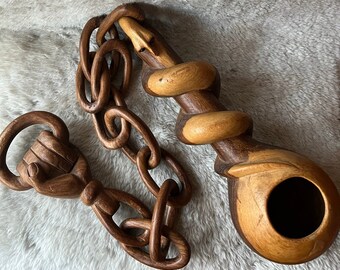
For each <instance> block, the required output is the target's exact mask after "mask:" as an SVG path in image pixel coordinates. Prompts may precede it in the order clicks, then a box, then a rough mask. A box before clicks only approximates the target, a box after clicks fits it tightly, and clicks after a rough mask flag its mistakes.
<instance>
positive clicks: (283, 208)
mask: <svg viewBox="0 0 340 270" xmlns="http://www.w3.org/2000/svg"><path fill="white" fill-rule="evenodd" d="M267 211H268V216H269V220H270V222H271V224H272V225H273V227H274V229H275V230H276V231H277V232H278V233H279V234H281V235H282V236H284V237H287V238H295V239H298V238H303V237H306V236H307V235H309V234H311V233H313V232H314V231H315V230H316V229H318V228H319V226H320V224H321V222H322V219H323V217H324V214H325V202H324V200H323V198H322V195H321V192H320V190H319V189H318V188H317V187H316V186H315V185H314V184H313V183H311V182H310V181H308V180H306V179H304V178H300V177H294V178H289V179H287V180H285V181H283V182H281V183H280V184H279V185H277V186H276V187H275V188H274V189H273V190H272V192H271V193H270V195H269V199H268V202H267Z"/></svg>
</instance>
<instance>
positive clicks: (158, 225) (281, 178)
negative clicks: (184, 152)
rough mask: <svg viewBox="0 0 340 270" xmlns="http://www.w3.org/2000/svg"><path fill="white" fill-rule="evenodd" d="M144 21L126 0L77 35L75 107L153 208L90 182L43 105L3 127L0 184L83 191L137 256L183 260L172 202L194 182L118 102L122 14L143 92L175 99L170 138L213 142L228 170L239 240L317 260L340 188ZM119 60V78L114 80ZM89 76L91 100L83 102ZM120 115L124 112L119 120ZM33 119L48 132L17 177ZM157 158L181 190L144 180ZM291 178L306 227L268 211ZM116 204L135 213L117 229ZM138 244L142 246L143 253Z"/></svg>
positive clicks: (277, 255) (52, 192) (182, 199)
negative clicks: (308, 210)
mask: <svg viewBox="0 0 340 270" xmlns="http://www.w3.org/2000/svg"><path fill="white" fill-rule="evenodd" d="M143 21H144V13H143V11H142V10H141V9H140V8H139V7H138V6H137V5H135V4H127V5H122V6H120V7H118V8H116V9H115V10H114V11H113V12H112V13H110V14H109V15H107V16H100V17H95V18H92V19H91V20H89V21H88V22H87V24H86V25H85V27H84V29H83V32H82V35H81V39H80V63H79V67H78V70H77V75H76V85H77V86H76V92H77V98H78V101H79V103H80V105H81V107H82V108H83V109H84V110H85V111H87V112H89V113H91V114H92V118H93V122H94V125H95V129H96V132H97V134H98V137H99V139H100V140H101V142H102V143H103V145H104V146H105V147H107V148H109V149H118V148H121V149H122V151H123V152H124V153H125V154H126V155H127V157H128V158H129V159H130V160H131V161H132V162H133V163H135V164H136V166H137V168H138V171H139V173H140V176H141V179H142V180H143V181H144V183H145V185H146V186H147V188H148V189H149V190H150V191H151V193H152V194H153V195H154V196H155V197H156V203H155V205H154V208H153V212H152V213H151V212H150V211H149V209H148V208H147V207H146V206H145V205H144V204H143V203H142V202H141V201H139V200H138V199H137V198H135V197H133V196H132V195H130V194H128V193H126V192H123V191H119V190H116V189H110V188H105V187H103V186H102V184H101V183H100V182H99V181H97V180H93V179H92V177H91V173H90V169H89V166H88V164H87V162H86V160H85V158H84V157H83V155H82V154H81V153H80V152H79V150H77V148H75V146H73V145H71V144H70V143H69V141H68V130H67V128H66V126H65V124H64V123H63V122H62V120H61V119H59V118H58V117H56V116H54V115H52V114H50V113H47V112H32V113H28V114H26V115H23V116H21V117H19V118H17V119H16V120H14V121H13V122H12V123H11V124H10V125H9V126H8V127H7V128H6V129H5V130H4V132H3V133H2V134H1V136H0V143H1V149H0V181H1V182H2V183H4V184H5V185H7V186H8V187H9V188H12V189H14V190H26V189H29V188H32V187H33V188H34V189H35V190H36V191H37V192H39V193H41V194H44V195H48V196H53V197H62V198H66V197H78V196H80V198H81V200H82V201H83V202H84V203H85V204H86V205H90V206H92V208H93V210H94V211H95V213H96V215H97V216H98V218H99V219H100V221H101V222H102V223H103V224H104V226H105V227H106V229H107V230H108V231H109V233H110V234H111V235H113V236H114V237H115V238H116V239H117V240H118V241H119V242H120V243H121V245H122V247H123V248H124V249H125V250H126V251H127V252H128V253H129V254H130V255H131V256H133V257H134V258H136V259H137V260H139V261H141V262H142V263H145V264H147V265H149V266H152V267H156V268H161V269H177V268H181V267H183V266H185V265H186V264H187V263H188V261H189V258H190V247H189V245H188V243H187V242H186V240H185V239H184V237H183V236H181V235H180V234H179V233H177V232H176V231H175V230H174V223H175V219H176V218H177V213H178V209H179V208H180V207H182V206H184V205H186V204H187V203H188V202H189V200H190V197H191V185H190V182H189V180H188V178H187V176H186V174H185V172H184V170H183V168H182V167H181V165H180V164H179V163H178V162H177V161H176V159H175V158H174V157H172V156H171V155H170V154H169V153H168V152H166V151H165V150H164V149H162V148H161V147H160V146H159V145H158V143H157V140H156V139H155V137H154V136H153V134H152V132H151V131H150V129H149V128H148V127H147V125H146V124H145V123H144V122H143V121H142V120H141V119H140V118H139V117H138V116H137V115H135V114H134V113H133V112H132V111H130V110H129V109H128V107H127V104H126V103H125V100H124V94H125V93H126V91H127V89H128V87H129V82H130V77H131V67H132V61H131V55H130V52H129V50H128V47H127V45H126V43H125V42H124V41H122V40H120V39H119V35H118V31H117V28H116V26H115V23H117V22H118V23H119V25H120V27H121V28H122V30H123V31H124V33H125V34H126V35H127V36H128V37H129V38H130V40H131V42H132V44H133V46H134V48H135V50H136V53H137V55H138V56H139V57H140V58H141V59H142V60H143V73H142V76H143V86H144V88H145V90H146V91H147V92H148V93H150V94H152V95H155V96H160V97H174V98H175V100H176V101H177V102H178V103H179V105H180V106H181V111H180V114H179V118H178V121H177V127H176V132H177V136H178V138H179V139H180V140H181V141H182V142H184V143H187V144H208V143H210V144H211V145H212V146H213V148H214V149H215V150H216V152H217V154H218V156H217V160H216V163H215V170H216V172H218V173H219V174H221V175H223V176H227V177H228V178H230V181H229V200H230V206H231V211H232V217H233V221H234V223H235V225H236V228H237V230H238V231H239V233H240V234H241V236H242V238H243V239H244V240H245V242H246V243H247V244H248V245H249V246H250V247H251V248H252V249H253V250H255V251H256V252H257V253H259V254H260V255H262V256H264V257H266V258H268V259H270V260H273V261H277V262H281V263H300V262H305V261H308V260H311V259H313V258H315V257H317V256H319V255H320V254H321V253H322V252H323V251H325V250H326V249H327V248H328V247H329V246H330V245H331V243H332V242H333V240H334V238H335V237H336V235H337V232H338V230H339V226H340V219H339V216H340V210H339V208H338V207H337V205H339V203H340V199H339V194H338V193H337V191H336V188H335V186H334V184H333V183H332V182H331V180H330V179H329V177H328V176H327V175H326V173H325V172H323V171H322V170H321V169H320V168H319V167H318V166H317V165H316V164H315V163H313V162H312V161H310V160H308V159H307V158H305V157H303V156H301V155H298V154H296V153H293V152H291V151H288V150H283V149H280V148H278V147H274V146H268V145H266V144H263V143H260V142H257V141H256V140H254V139H253V138H251V134H252V120H251V118H250V117H249V116H248V115H247V114H245V113H243V112H233V111H226V109H225V107H224V106H223V105H222V104H221V103H220V102H219V101H218V95H219V87H220V81H219V74H218V71H217V70H216V69H215V68H214V67H213V66H212V65H210V64H208V63H205V62H201V61H196V62H189V63H182V61H181V59H180V58H179V57H178V56H177V54H176V53H175V52H174V51H173V50H172V49H171V48H170V47H169V46H168V45H167V44H166V43H165V41H164V39H163V38H162V37H161V36H160V35H159V34H158V33H157V32H156V31H155V30H154V29H152V28H151V27H150V26H146V24H145V23H144V22H143ZM97 28H98V31H97V34H96V41H97V44H98V46H99V49H98V50H97V52H89V42H90V38H91V35H92V32H93V31H94V30H95V29H97ZM107 34H109V35H110V39H108V40H106V38H107V37H106V35H107ZM108 55H110V57H109V61H107V56H108ZM121 60H123V64H122V63H121V65H122V66H123V67H124V69H123V80H122V83H121V85H120V86H119V87H117V86H115V83H117V82H116V77H117V72H118V69H119V67H120V62H121ZM87 82H88V83H89V84H90V89H91V100H90V101H89V100H87V98H86V84H87ZM116 119H119V120H120V127H119V128H118V127H117V125H116V124H115V120H116ZM33 124H47V125H48V126H49V127H50V128H51V129H52V133H51V132H48V131H43V132H41V134H40V135H39V137H38V138H37V140H36V142H35V143H34V144H33V145H32V146H31V148H30V150H29V151H28V152H27V153H26V154H25V156H24V158H23V160H22V161H21V162H20V163H19V164H18V166H17V170H18V172H19V176H15V175H14V174H13V173H11V172H10V170H9V169H8V167H7V165H6V155H7V151H8V148H9V145H10V143H11V141H12V140H13V139H14V137H15V136H16V135H17V134H18V133H19V132H20V131H21V130H22V129H24V128H26V127H27V126H30V125H33ZM131 126H132V127H134V128H135V129H136V130H137V131H138V132H139V133H140V134H141V135H142V137H143V139H144V141H145V143H146V146H144V147H142V148H140V149H138V150H135V149H134V147H133V146H131V144H130V142H129V139H130V132H131ZM162 159H163V160H164V161H165V162H166V163H167V164H168V165H169V166H170V167H171V168H172V169H173V171H174V172H175V173H176V175H177V177H178V179H179V181H180V182H181V187H179V186H178V185H177V183H176V182H175V181H174V180H172V179H168V180H166V181H164V183H163V184H162V185H161V187H158V185H157V184H156V182H155V181H154V180H153V179H152V177H151V176H150V174H149V172H148V171H149V170H151V169H154V168H156V167H157V166H158V165H159V164H160V162H161V160H162ZM268 180H270V181H268ZM291 182H294V185H293V187H294V188H297V189H300V190H301V191H302V193H301V194H303V195H301V197H304V199H306V200H307V203H309V202H310V203H311V206H310V207H312V210H313V211H314V212H313V214H312V215H311V216H308V218H311V221H309V220H307V223H306V222H304V221H299V222H295V220H293V221H292V222H291V224H290V223H289V224H288V225H287V224H282V220H280V222H281V223H280V222H278V216H280V215H281V213H280V212H279V213H278V214H275V213H274V214H273V209H274V210H275V209H277V198H276V197H275V196H277V195H276V194H277V193H278V192H277V189H278V188H281V186H282V184H283V185H287V183H291ZM296 183H298V184H296ZM306 183H307V184H306ZM299 185H302V187H303V188H302V189H301V188H300V186H299ZM285 189H287V188H286V187H285ZM304 193H308V194H309V195H308V194H307V195H308V196H310V197H308V196H307V195H304ZM274 195H275V196H274ZM273 197H274V198H273ZM279 198H281V199H282V196H281V197H280V196H279ZM308 200H309V201H308ZM120 203H124V204H127V205H129V206H130V207H131V208H133V209H135V210H136V211H137V212H138V213H139V214H140V215H141V216H142V217H141V218H129V219H126V220H125V221H124V222H122V224H121V225H120V226H118V225H117V224H116V223H115V222H114V221H113V219H112V216H113V215H114V214H115V213H116V211H117V210H118V208H119V205H120ZM334 206H335V207H334ZM314 208H315V209H314ZM308 222H309V223H308ZM291 227H292V228H291ZM296 227H297V228H298V229H297V230H296V229H295V228H296ZM133 228H138V229H142V230H143V231H144V232H143V233H142V234H141V235H138V236H134V235H133V234H130V233H129V232H130V229H133ZM287 228H288V229H287ZM170 242H172V243H173V244H174V245H175V246H176V248H177V251H178V255H177V257H175V258H172V259H169V258H167V255H166V254H167V250H168V248H169V245H170ZM146 246H149V253H147V252H146V251H145V250H144V249H143V248H144V247H146Z"/></svg>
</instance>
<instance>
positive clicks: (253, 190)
mask: <svg viewBox="0 0 340 270" xmlns="http://www.w3.org/2000/svg"><path fill="white" fill-rule="evenodd" d="M119 24H120V26H121V27H122V29H123V30H124V32H125V33H126V34H127V35H128V36H129V37H130V39H131V41H132V43H133V45H134V47H135V50H136V53H137V55H138V56H139V57H140V58H141V59H142V60H143V75H142V76H143V86H144V89H145V90H146V91H147V92H148V93H149V94H151V95H154V96H159V97H173V98H174V99H175V100H176V101H177V103H178V104H179V105H180V107H181V111H180V113H179V117H178V119H177V125H176V133H177V136H178V138H179V139H180V140H181V141H182V142H184V143H186V144H212V147H213V148H214V150H215V151H216V152H217V154H218V156H217V159H216V162H215V170H216V172H218V173H219V174H221V175H223V176H226V177H228V178H229V181H228V184H229V202H230V208H231V213H232V218H233V221H234V224H235V226H236V228H237V230H238V231H239V233H240V235H241V237H242V238H243V240H244V241H245V242H246V243H247V244H248V245H249V247H250V248H252V249H253V250H254V251H256V252H257V253H259V254H260V255H262V256H264V257H266V258H268V259H270V260H273V261H276V262H280V263H288V264H292V263H301V262H306V261H309V260H311V259H314V258H316V257H317V256H319V255H320V254H322V253H323V252H324V251H325V250H326V249H327V248H328V247H329V246H330V245H331V243H332V242H333V241H334V239H335V237H336V235H337V233H338V230H339V227H340V219H339V216H340V210H339V208H338V207H334V206H337V205H339V204H340V198H339V194H338V192H337V189H336V187H335V185H334V184H333V183H332V181H331V179H330V178H329V177H328V175H327V174H326V173H325V172H324V171H323V170H322V169H321V168H319V167H318V166H317V165H316V164H315V163H314V162H312V161H310V160H309V159H307V158H306V157H304V156H302V155H299V154H296V153H294V152H291V151H288V150H283V149H280V148H278V147H275V146H270V145H266V144H264V143H261V142H258V141H256V140H254V139H253V138H252V137H251V136H252V126H253V124H252V120H251V118H250V117H249V115H247V114H246V113H243V112H237V111H227V110H226V108H225V107H224V106H223V105H222V104H221V103H220V102H219V101H218V95H219V88H220V80H219V74H218V72H217V70H216V69H215V68H214V67H213V66H212V65H210V64H208V63H205V62H201V61H196V62H188V63H182V60H181V59H180V58H179V56H177V54H176V53H175V52H174V51H173V50H172V49H171V48H170V47H169V46H168V45H167V44H166V43H165V41H164V39H163V38H162V37H161V36H160V35H159V34H158V33H157V32H156V31H155V30H154V29H152V28H150V27H149V26H148V27H147V28H146V27H144V26H142V25H140V24H139V23H137V22H136V21H134V20H133V19H131V18H128V17H125V18H122V19H120V20H119Z"/></svg>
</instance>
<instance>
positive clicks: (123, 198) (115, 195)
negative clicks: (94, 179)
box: [92, 188, 152, 247]
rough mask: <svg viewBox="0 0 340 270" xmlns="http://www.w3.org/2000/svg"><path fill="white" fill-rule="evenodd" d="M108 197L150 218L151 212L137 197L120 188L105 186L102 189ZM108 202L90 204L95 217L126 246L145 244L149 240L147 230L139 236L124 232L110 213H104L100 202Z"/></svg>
mask: <svg viewBox="0 0 340 270" xmlns="http://www.w3.org/2000/svg"><path fill="white" fill-rule="evenodd" d="M104 192H105V193H106V194H107V195H108V196H109V197H111V198H112V199H114V200H116V201H118V202H121V203H124V204H126V205H128V206H130V207H131V208H132V209H134V210H136V211H137V212H138V213H139V214H140V215H141V216H142V217H143V218H146V219H150V218H151V216H152V214H151V212H150V210H149V209H148V208H147V207H146V206H145V205H144V204H143V203H142V202H141V201H140V200H138V199H137V198H135V197H134V196H132V195H131V194H129V193H126V192H124V191H121V190H117V189H111V188H107V189H105V191H104ZM107 203H109V202H108V201H100V200H98V201H96V202H95V203H94V204H93V205H92V209H93V211H94V212H95V213H96V215H97V217H98V218H99V220H100V221H101V223H102V224H103V225H104V227H105V228H106V229H107V231H108V232H109V233H110V234H111V235H112V236H113V237H114V238H116V239H117V240H118V241H119V242H121V243H123V244H125V245H128V246H136V247H143V246H146V245H147V244H148V242H149V240H148V239H149V233H150V232H149V231H147V230H145V232H144V233H142V234H141V235H139V236H133V235H130V234H128V233H126V232H125V230H124V229H123V228H120V227H119V226H118V225H117V224H116V223H115V222H114V221H113V219H112V215H110V214H108V213H106V212H105V211H104V210H103V209H102V207H101V204H103V205H104V206H105V204H107Z"/></svg>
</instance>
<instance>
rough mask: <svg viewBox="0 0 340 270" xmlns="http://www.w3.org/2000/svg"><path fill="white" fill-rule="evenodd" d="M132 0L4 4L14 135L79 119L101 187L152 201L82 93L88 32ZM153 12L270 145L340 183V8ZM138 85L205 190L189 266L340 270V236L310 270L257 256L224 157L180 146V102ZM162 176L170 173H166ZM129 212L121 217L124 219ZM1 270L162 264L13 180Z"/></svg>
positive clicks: (6, 101)
mask: <svg viewBox="0 0 340 270" xmlns="http://www.w3.org/2000/svg"><path fill="white" fill-rule="evenodd" d="M119 4H121V2H120V1H112V0H110V1H108V0H105V1H100V2H99V1H84V0H82V1H70V0H58V1H48V0H40V1H38V0H37V1H19V0H11V1H9V0H1V1H0V27H1V35H0V48H1V52H0V88H1V94H0V104H1V105H0V129H1V130H3V129H4V127H5V126H6V125H7V124H8V123H9V122H10V121H12V120H13V119H14V118H16V117H18V116H19V115H21V114H23V113H25V112H28V111H32V110H46V111H50V112H52V113H55V114H57V115H58V116H60V117H61V118H62V119H64V120H65V122H66V124H67V125H68V127H69V129H70V134H71V141H72V142H73V143H74V144H76V145H77V146H78V147H79V148H80V149H81V151H82V152H83V153H84V154H85V156H86V157H87V158H88V160H89V162H90V164H91V167H92V171H93V175H94V177H95V178H96V179H99V180H101V181H102V182H103V183H104V184H105V185H107V186H110V187H115V188H119V189H123V190H125V191H127V192H130V193H132V194H134V195H136V196H137V197H139V198H141V199H142V200H143V201H144V202H146V203H147V204H151V203H153V202H154V201H153V198H152V196H151V195H150V194H149V193H148V192H147V191H146V188H145V187H144V186H143V184H142V182H141V180H140V179H139V178H138V173H137V170H136V168H135V167H134V166H133V165H132V163H130V162H129V161H128V160H127V158H126V157H125V156H124V155H122V154H120V153H119V152H118V151H109V150H106V149H104V147H102V145H101V144H100V143H99V141H98V139H97V136H96V134H95V132H94V129H93V126H92V123H91V119H90V116H89V115H88V114H86V113H84V112H83V111H82V110H81V109H80V107H79V106H78V104H77V101H76V97H75V71H76V67H77V63H78V60H79V56H78V40H79V36H80V33H81V29H82V27H83V25H84V24H85V23H86V21H87V20H88V19H89V18H91V17H93V16H97V15H99V14H102V13H108V12H110V11H111V10H112V9H114V8H115V7H116V6H117V5H119ZM151 4H152V5H154V6H151ZM145 9H146V10H147V12H148V14H149V17H150V16H151V17H152V21H151V23H152V24H153V25H156V28H157V29H158V30H159V32H160V33H162V34H163V36H164V37H165V38H166V39H167V40H168V41H169V43H170V44H171V45H172V46H173V48H174V49H175V50H176V51H177V52H178V54H179V55H180V56H182V57H183V59H184V60H194V59H202V60H206V61H209V62H210V63H212V64H214V65H215V66H216V67H217V68H218V69H219V71H220V74H221V80H222V89H221V101H222V102H223V103H224V104H226V105H227V106H229V108H230V109H233V110H235V109H240V110H243V111H246V112H248V113H249V114H250V115H251V116H252V117H253V119H254V128H255V130H254V136H255V137H256V138H257V139H259V140H262V141H264V142H267V143H271V144H276V145H279V146H282V147H285V148H289V149H292V150H295V151H298V152H300V153H303V154H305V155H307V156H309V157H310V158H311V159H313V160H315V161H317V162H318V163H319V164H320V165H321V167H322V168H323V169H324V170H326V172H328V173H329V175H330V176H331V177H332V178H333V180H334V181H335V183H336V185H337V187H338V188H340V170H339V168H340V165H339V164H340V115H339V96H340V93H339V84H338V82H339V81H338V79H339V78H338V76H339V68H340V66H339V63H340V62H339V44H340V38H339V37H340V32H339V29H340V22H339V15H340V14H339V10H340V9H339V2H338V1H336V0H334V1H331V0H323V1H322V0H310V1H270V0H268V1H259V0H256V1H249V0H245V1H240V0H239V1H223V0H218V1H205V0H194V1H185V0H181V1H163V0H159V1H156V0H155V1H148V4H145ZM137 65H138V68H137V69H139V68H140V63H139V62H138V63H137ZM133 81H134V83H133V86H132V87H133V91H131V95H130V97H129V99H128V104H130V106H131V108H132V110H133V111H134V112H135V113H136V114H138V115H139V116H140V117H142V118H143V119H145V120H146V122H147V123H148V124H149V125H150V127H151V129H152V131H153V132H154V133H155V136H156V137H157V139H158V140H159V142H160V144H161V145H162V146H163V147H164V148H166V149H168V150H169V151H171V152H172V153H174V154H175V155H176V156H177V157H178V159H179V160H180V161H181V162H182V164H184V166H185V168H186V169H187V171H188V173H189V174H190V176H191V178H192V181H193V186H194V195H193V199H192V201H191V202H190V204H189V205H188V206H187V207H185V208H184V210H183V211H182V215H181V219H180V222H179V224H178V230H179V231H180V232H181V233H183V234H184V235H185V236H186V237H187V239H188V241H189V243H190V244H191V247H192V258H191V261H190V263H189V265H188V266H187V267H186V269H195V270H196V269H263V270H264V269H318V270H321V269H334V270H336V269H339V265H340V237H338V238H337V240H336V241H335V243H334V244H333V245H332V246H331V248H330V249H329V250H328V251H327V252H326V253H324V254H323V255H322V256H321V257H319V258H318V259H315V260H314V261H312V262H309V263H306V264H301V265H297V266H284V265H280V264H276V263H272V262H270V261H268V260H265V259H263V258H261V257H259V256H258V255H256V254H255V253H253V252H252V251H250V249H249V248H248V247H246V246H245V244H244V243H243V242H242V241H241V239H240V237H239V236H238V234H237V233H236V231H235V228H234V226H233V225H232V222H231V217H230V213H229V205H228V195H227V194H228V193H227V184H226V179H224V178H222V177H220V176H218V175H217V174H216V173H214V172H213V164H214V160H215V156H216V154H215V152H214V151H213V150H212V149H211V147H210V146H192V147H191V146H187V145H183V144H181V143H179V142H178V140H177V139H176V137H175V135H174V126H175V120H176V117H177V112H178V106H177V104H175V102H174V101H172V100H171V99H160V98H153V97H150V96H148V95H147V94H145V93H144V91H143V90H142V87H141V84H140V79H139V73H138V72H137V71H136V73H135V74H134V78H133ZM30 131H31V132H24V133H23V135H20V136H19V137H18V138H17V139H16V140H15V142H14V144H13V145H12V147H11V148H10V152H9V156H8V163H9V164H10V167H11V168H12V169H13V170H14V169H15V165H16V164H17V162H18V161H20V158H21V157H22V155H23V154H24V152H25V149H27V148H28V147H29V145H30V143H31V142H32V140H33V138H34V136H36V135H37V129H33V130H32V129H30ZM155 176H156V177H158V178H159V180H160V181H162V180H163V179H165V177H166V175H165V174H164V173H162V172H161V171H157V172H156V174H155ZM125 216H126V215H124V211H120V212H119V213H118V218H117V220H118V221H119V220H121V219H122V218H124V217H125ZM0 268H1V269H132V270H135V269H149V268H148V267H146V266H143V265H141V264H139V263H138V262H136V261H135V260H134V259H132V258H131V257H129V256H128V255H127V254H125V252H124V251H123V250H122V248H121V247H120V246H119V244H118V243H117V241H116V240H115V239H113V238H112V237H111V236H110V235H109V233H108V232H107V231H106V230H105V229H104V227H103V226H102V225H101V224H100V222H99V221H98V220H97V218H96V217H95V215H94V213H93V212H92V210H91V209H90V208H88V207H86V206H84V205H83V204H82V203H81V202H80V201H79V200H61V199H53V198H48V197H44V196H42V195H39V194H37V193H36V192H34V190H29V191H26V192H15V191H12V190H9V189H7V188H6V187H4V186H2V185H1V187H0Z"/></svg>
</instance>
